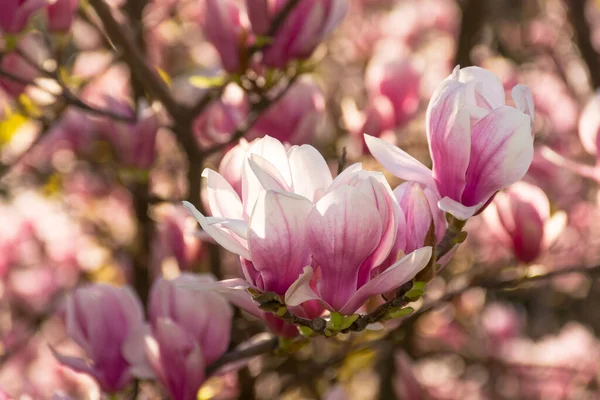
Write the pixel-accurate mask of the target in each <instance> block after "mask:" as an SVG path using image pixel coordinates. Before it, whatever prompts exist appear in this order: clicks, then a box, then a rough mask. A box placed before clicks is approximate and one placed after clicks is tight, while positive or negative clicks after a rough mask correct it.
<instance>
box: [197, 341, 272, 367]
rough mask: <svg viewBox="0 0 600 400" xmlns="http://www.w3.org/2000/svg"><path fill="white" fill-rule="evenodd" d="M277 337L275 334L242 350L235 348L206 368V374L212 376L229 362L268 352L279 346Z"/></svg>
mask: <svg viewBox="0 0 600 400" xmlns="http://www.w3.org/2000/svg"><path fill="white" fill-rule="evenodd" d="M278 343H279V342H278V339H277V337H275V336H273V337H271V338H269V339H266V340H263V341H260V342H258V343H256V344H254V345H252V346H250V347H247V348H245V349H241V350H233V351H230V352H228V353H225V354H223V355H222V356H221V358H219V359H218V360H217V361H215V362H214V363H212V364H211V365H209V366H208V368H206V375H208V376H210V375H212V374H214V373H215V372H217V370H219V369H220V368H222V367H223V366H225V365H227V364H231V363H233V362H236V361H241V360H245V359H247V358H250V357H254V356H259V355H261V354H265V353H268V352H270V351H273V350H275V349H276V348H277V345H278Z"/></svg>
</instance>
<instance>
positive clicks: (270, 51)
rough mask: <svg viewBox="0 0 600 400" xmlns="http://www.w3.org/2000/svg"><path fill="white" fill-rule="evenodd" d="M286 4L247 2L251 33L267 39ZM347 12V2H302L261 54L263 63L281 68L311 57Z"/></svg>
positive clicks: (282, 0) (267, 0)
mask: <svg viewBox="0 0 600 400" xmlns="http://www.w3.org/2000/svg"><path fill="white" fill-rule="evenodd" d="M285 4H286V1H285V0H246V7H247V8H248V14H249V17H250V22H251V23H252V30H253V32H254V33H255V34H257V35H266V34H268V33H269V29H271V24H272V23H273V21H274V18H275V16H276V15H277V14H278V13H279V12H280V11H281V10H282V9H283V8H284V7H285ZM347 11H348V1H347V0H303V1H301V2H299V4H298V5H297V6H296V7H294V9H293V10H292V11H291V12H290V15H288V16H287V18H286V19H285V21H284V22H283V24H282V25H281V27H280V28H279V29H278V30H277V33H276V34H275V37H274V39H273V42H272V43H269V44H268V45H267V47H266V48H265V50H264V59H263V62H264V63H265V64H266V65H267V66H270V67H276V68H284V67H285V66H286V65H287V63H288V62H289V61H291V60H293V59H304V58H308V57H310V55H311V54H312V52H313V51H314V50H315V48H316V47H317V46H318V45H319V44H320V43H321V42H322V41H323V40H324V39H325V38H326V37H327V36H329V34H330V33H331V32H332V31H333V30H334V29H335V28H336V26H337V25H338V24H339V23H340V22H341V21H342V19H343V18H344V17H345V15H346V13H347Z"/></svg>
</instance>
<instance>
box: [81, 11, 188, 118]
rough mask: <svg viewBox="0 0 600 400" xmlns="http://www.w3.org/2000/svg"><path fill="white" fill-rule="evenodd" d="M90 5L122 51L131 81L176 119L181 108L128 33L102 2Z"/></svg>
mask: <svg viewBox="0 0 600 400" xmlns="http://www.w3.org/2000/svg"><path fill="white" fill-rule="evenodd" d="M89 3H90V5H91V6H92V7H93V8H94V10H95V11H96V14H98V16H99V17H100V20H102V23H103V24H104V29H105V30H106V33H107V35H108V37H109V39H110V40H111V41H112V42H113V43H114V44H115V46H117V47H119V48H120V50H121V51H122V56H123V60H125V62H126V63H127V65H129V68H130V69H131V76H132V79H139V81H140V83H141V84H142V85H143V87H144V89H145V90H146V91H147V92H148V93H149V94H150V95H152V96H153V97H155V98H156V99H157V100H158V101H160V102H161V103H162V104H163V106H164V107H165V109H166V110H167V111H168V112H169V114H170V115H171V117H173V118H174V119H178V118H179V117H180V116H182V114H183V108H182V107H181V106H180V105H179V104H178V103H177V102H176V101H175V99H174V98H173V96H172V95H171V91H170V90H169V88H168V87H167V85H166V84H165V82H164V81H163V80H162V79H161V78H160V76H158V74H156V73H155V72H154V71H152V70H151V69H150V67H149V66H148V64H147V61H146V60H145V58H144V56H143V54H142V53H141V51H140V50H139V49H138V47H137V45H136V43H135V42H134V40H133V39H132V37H131V34H130V33H129V32H125V30H124V29H123V26H122V25H121V24H119V23H118V22H117V21H116V20H115V18H114V17H113V15H112V11H111V10H110V8H109V6H108V5H107V4H106V3H105V2H104V0H89Z"/></svg>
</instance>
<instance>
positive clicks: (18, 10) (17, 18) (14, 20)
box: [0, 0, 47, 35]
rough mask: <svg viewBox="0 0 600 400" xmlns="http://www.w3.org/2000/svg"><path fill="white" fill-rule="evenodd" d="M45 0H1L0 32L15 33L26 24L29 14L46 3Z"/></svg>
mask: <svg viewBox="0 0 600 400" xmlns="http://www.w3.org/2000/svg"><path fill="white" fill-rule="evenodd" d="M46 2H47V0H2V3H1V4H0V32H3V33H6V34H11V35H14V34H17V33H19V32H21V31H22V30H23V29H25V27H26V26H27V22H28V21H29V18H30V17H31V15H32V14H33V13H34V12H36V11H37V10H39V9H41V8H43V7H44V6H45V5H46Z"/></svg>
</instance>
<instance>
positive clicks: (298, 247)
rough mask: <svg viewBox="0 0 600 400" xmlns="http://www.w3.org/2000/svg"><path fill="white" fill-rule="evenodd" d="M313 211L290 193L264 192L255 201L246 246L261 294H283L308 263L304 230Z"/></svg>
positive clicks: (302, 200)
mask: <svg viewBox="0 0 600 400" xmlns="http://www.w3.org/2000/svg"><path fill="white" fill-rule="evenodd" d="M313 208H314V205H313V203H312V202H311V201H309V200H307V199H306V198H304V197H302V196H298V195H294V194H291V193H278V192H273V191H266V192H264V193H263V194H262V195H261V196H260V197H259V198H258V200H257V202H256V205H255V207H254V211H253V213H252V217H251V219H250V231H249V240H248V244H249V248H250V253H251V254H252V260H253V263H254V267H255V268H256V269H257V270H258V271H259V272H260V273H261V275H262V277H263V281H264V289H265V290H267V291H272V292H275V293H278V294H283V293H285V291H286V290H287V289H288V288H289V286H290V285H291V284H292V283H293V282H294V281H295V280H296V279H297V278H298V276H299V275H300V272H301V271H302V268H303V267H304V266H305V265H308V264H309V263H310V253H309V251H308V247H307V246H306V243H305V230H306V223H307V217H308V215H309V213H310V212H311V210H312V209H313Z"/></svg>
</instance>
